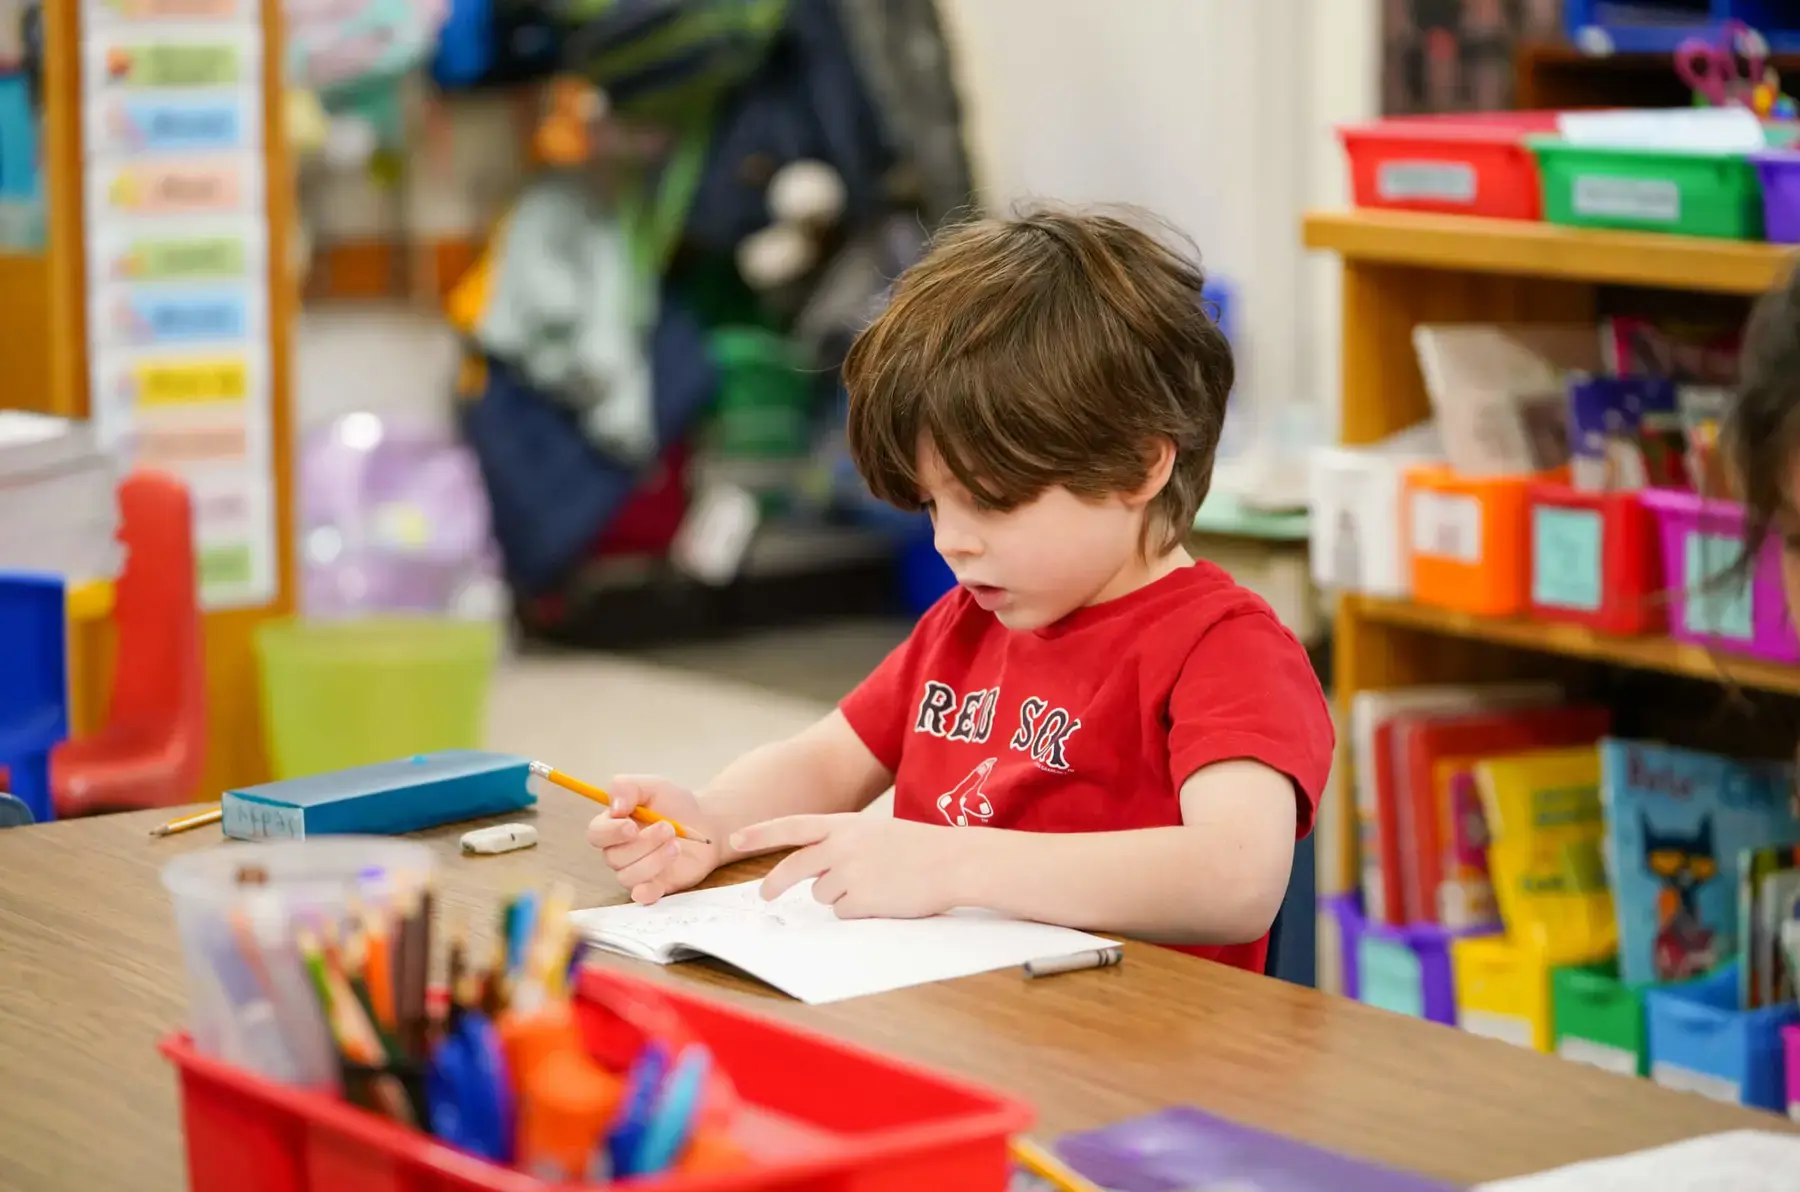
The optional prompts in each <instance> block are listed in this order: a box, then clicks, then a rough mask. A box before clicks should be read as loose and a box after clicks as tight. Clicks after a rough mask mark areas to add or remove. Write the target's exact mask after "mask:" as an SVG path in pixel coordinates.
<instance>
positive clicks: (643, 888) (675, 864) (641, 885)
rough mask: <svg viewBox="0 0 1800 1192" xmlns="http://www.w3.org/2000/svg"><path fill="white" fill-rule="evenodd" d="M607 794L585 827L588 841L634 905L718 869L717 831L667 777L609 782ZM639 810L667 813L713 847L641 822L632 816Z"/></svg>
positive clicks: (668, 828) (686, 793) (690, 797)
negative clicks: (607, 799) (603, 806)
mask: <svg viewBox="0 0 1800 1192" xmlns="http://www.w3.org/2000/svg"><path fill="white" fill-rule="evenodd" d="M607 793H608V794H610V795H611V796H612V806H611V807H608V808H607V809H606V810H605V811H602V812H601V813H600V814H599V815H596V816H595V817H594V818H593V821H592V822H591V823H589V824H588V843H589V844H591V845H593V846H594V847H595V848H597V849H599V850H600V855H601V856H602V857H605V858H606V863H607V864H608V865H610V866H611V867H612V870H613V873H614V874H615V875H616V876H617V877H618V879H619V884H620V885H622V886H624V887H625V889H626V890H627V891H628V892H630V894H631V900H632V901H633V902H635V903H638V904H639V905H640V906H649V905H650V904H651V903H653V902H655V901H656V900H657V899H659V898H661V897H662V896H663V895H664V894H673V893H675V892H676V891H678V890H685V889H687V888H688V887H689V886H692V885H694V884H695V883H697V882H699V881H700V880H701V879H702V878H704V877H705V876H706V875H707V874H709V873H711V872H712V871H713V870H714V869H715V868H716V867H717V866H718V864H719V860H720V858H721V857H722V856H723V853H722V851H721V850H722V848H723V844H722V842H721V840H720V837H719V833H718V831H717V829H716V828H715V827H714V826H713V825H711V824H709V823H707V820H706V815H705V814H704V813H703V812H702V811H701V810H700V800H698V799H696V798H695V797H694V796H693V794H692V793H690V792H689V791H687V790H684V789H683V788H681V787H679V786H676V785H675V784H674V783H673V782H670V781H669V780H668V779H666V778H649V777H641V778H638V777H622V778H615V779H613V781H612V783H611V785H610V786H608V787H607ZM639 807H647V808H649V809H650V810H651V811H654V812H656V813H657V814H658V815H666V816H668V817H669V818H670V819H672V820H676V821H678V822H680V823H681V825H682V826H683V827H685V828H688V829H690V830H691V831H694V832H697V833H699V834H700V835H702V836H705V837H706V838H707V839H709V840H710V841H712V843H711V844H701V843H700V842H699V841H697V840H687V839H683V838H682V837H679V836H677V835H675V829H674V828H672V827H671V826H669V825H668V824H662V823H657V824H649V825H644V824H640V823H638V822H637V821H636V820H634V819H632V818H631V813H632V812H633V811H635V810H637V809H638V808H639Z"/></svg>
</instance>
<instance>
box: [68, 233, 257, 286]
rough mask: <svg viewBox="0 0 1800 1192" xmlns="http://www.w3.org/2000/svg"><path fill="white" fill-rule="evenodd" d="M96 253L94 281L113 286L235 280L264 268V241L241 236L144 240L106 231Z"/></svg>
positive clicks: (96, 244)
mask: <svg viewBox="0 0 1800 1192" xmlns="http://www.w3.org/2000/svg"><path fill="white" fill-rule="evenodd" d="M91 252H92V254H93V258H94V265H95V279H96V280H108V281H132V282H137V281H148V282H156V281H232V280H237V279H239V278H247V277H250V276H251V275H252V273H253V272H254V270H256V269H259V268H260V267H261V258H262V253H261V251H260V241H259V240H257V239H256V238H255V237H254V236H253V235H252V234H251V232H250V231H249V230H248V229H246V230H245V231H243V232H239V233H221V234H216V235H215V234H210V233H205V232H201V231H198V230H196V231H195V232H193V233H191V234H180V235H160V236H140V235H134V234H130V233H125V234H119V233H117V232H108V231H106V230H102V232H101V234H100V235H99V236H98V237H96V240H95V242H94V244H93V246H92V249H91Z"/></svg>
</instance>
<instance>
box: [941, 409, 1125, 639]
mask: <svg viewBox="0 0 1800 1192" xmlns="http://www.w3.org/2000/svg"><path fill="white" fill-rule="evenodd" d="M919 485H920V488H921V489H922V490H923V491H921V493H920V494H919V495H920V497H921V498H923V499H924V501H925V508H926V510H927V512H929V513H930V515H931V522H932V527H933V530H934V544H935V545H936V547H937V551H938V554H940V555H942V556H943V557H944V561H945V562H946V563H948V564H949V565H950V570H951V571H952V572H954V573H955V575H956V578H957V581H958V582H959V583H961V584H962V586H963V587H965V588H967V589H969V591H970V593H971V594H972V595H973V596H974V598H975V601H976V603H978V604H980V605H981V607H982V608H985V609H987V610H988V611H989V612H991V613H993V614H994V616H995V617H996V618H998V619H999V621H1000V623H1001V624H1002V625H1005V626H1006V627H1007V628H1008V629H1022V630H1029V629H1040V628H1042V627H1043V626H1045V625H1050V624H1053V623H1054V622H1056V621H1059V620H1061V619H1062V618H1063V617H1066V616H1068V615H1069V614H1070V613H1072V612H1074V611H1075V610H1076V609H1078V608H1081V607H1083V606H1085V605H1089V604H1098V603H1100V602H1101V601H1105V600H1110V599H1112V598H1113V597H1115V596H1122V595H1124V594H1125V593H1126V592H1129V591H1131V590H1132V589H1134V588H1136V587H1139V586H1141V584H1142V583H1143V579H1142V578H1141V576H1140V574H1139V573H1140V572H1143V571H1145V570H1146V569H1147V564H1146V562H1145V560H1144V559H1143V557H1142V555H1141V554H1140V552H1139V549H1138V544H1139V542H1140V535H1141V532H1142V529H1143V524H1144V516H1145V510H1144V503H1143V502H1142V501H1141V500H1138V499H1134V498H1132V497H1129V496H1127V495H1119V496H1112V497H1106V498H1103V499H1100V500H1091V499H1088V498H1085V497H1078V496H1076V495H1075V494H1074V493H1072V492H1070V491H1069V490H1068V489H1066V488H1060V487H1053V488H1049V489H1046V490H1045V491H1044V492H1042V493H1040V494H1039V495H1038V496H1037V497H1036V498H1035V499H1033V500H1031V501H1029V502H1027V503H1026V504H1024V505H1020V506H1018V507H1017V508H1015V509H1008V510H1004V511H1001V510H996V509H989V508H984V507H982V506H981V505H979V504H978V503H977V502H976V501H975V499H974V497H972V496H971V495H970V494H969V492H968V490H966V489H964V488H963V486H962V485H961V484H959V483H957V480H956V477H955V476H953V475H952V474H951V473H950V471H949V469H947V468H946V467H945V466H944V463H943V460H942V459H941V458H940V457H939V456H938V454H937V452H936V451H935V450H933V449H932V448H931V446H930V445H929V444H925V445H923V446H922V447H921V449H920V451H919Z"/></svg>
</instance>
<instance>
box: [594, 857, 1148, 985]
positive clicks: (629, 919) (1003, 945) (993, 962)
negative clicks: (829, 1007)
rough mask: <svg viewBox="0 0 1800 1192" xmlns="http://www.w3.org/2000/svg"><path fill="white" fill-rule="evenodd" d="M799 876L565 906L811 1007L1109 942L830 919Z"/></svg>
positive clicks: (599, 929) (617, 945)
mask: <svg viewBox="0 0 1800 1192" xmlns="http://www.w3.org/2000/svg"><path fill="white" fill-rule="evenodd" d="M812 885H813V884H812V882H811V881H804V882H801V883H799V884H798V885H795V886H793V887H792V888H790V889H789V890H788V891H787V892H786V893H784V894H783V895H782V896H781V897H779V898H776V899H773V900H770V901H765V900H764V899H763V897H762V894H761V890H760V887H761V883H760V882H745V883H742V884H740V885H735V886H718V887H714V888H712V889H707V890H689V891H687V892H685V893H681V894H676V895H673V896H671V897H668V898H664V899H662V900H661V901H659V902H657V903H656V904H655V905H653V906H636V905H634V904H631V903H627V904H625V905H623V906H603V907H596V908H594V909H591V910H584V911H576V912H575V913H574V914H572V915H570V916H569V920H570V922H572V923H574V924H575V927H576V929H577V930H579V931H580V932H581V934H582V935H583V936H584V937H585V938H586V939H588V940H589V941H591V942H593V943H594V944H596V945H597V946H599V947H602V948H605V949H607V950H609V951H613V952H618V953H622V954H623V955H626V956H633V957H636V958H637V959H639V960H648V961H651V962H652V963H655V964H674V963H676V962H677V961H682V960H690V959H694V958H697V957H701V956H710V957H712V958H714V959H715V960H721V961H724V962H725V963H726V964H729V965H731V966H733V967H734V968H738V969H741V970H742V971H743V972H746V973H748V974H749V975H750V976H752V977H756V978H757V979H759V980H762V981H766V982H768V983H769V984H770V985H773V986H774V987H775V988H777V989H779V990H781V991H782V992H784V993H786V994H788V995H790V996H792V997H796V998H799V999H800V1000H801V1001H803V1002H807V1003H810V1004H813V1005H818V1004H821V1003H824V1002H835V1001H841V1000H842V999H844V998H852V997H862V996H864V995H866V994H871V993H886V992H887V991H889V990H893V989H903V988H906V987H907V986H910V985H925V984H928V983H930V982H932V981H948V980H950V979H951V978H953V977H967V976H970V975H972V974H974V973H985V972H990V971H992V970H994V969H1001V968H1012V967H1015V966H1017V965H1022V964H1026V963H1029V962H1031V961H1034V960H1052V959H1061V958H1063V957H1066V956H1074V955H1076V954H1078V953H1083V952H1093V951H1098V950H1100V949H1103V948H1111V947H1114V946H1116V945H1115V944H1114V943H1113V941H1111V940H1108V939H1102V938H1101V937H1099V936H1094V935H1088V934H1087V933H1086V932H1082V931H1072V930H1070V929H1069V928H1066V927H1054V926H1051V925H1050V924H1047V923H1029V922H1025V921H1022V920H1018V919H1008V918H1005V917H1003V916H1000V915H995V914H992V913H990V912H987V911H978V910H957V911H952V912H950V913H949V914H945V915H933V916H931V917H929V918H925V919H840V918H838V916H837V912H835V911H833V910H832V909H831V908H830V907H829V906H825V905H823V904H822V903H820V902H818V901H817V900H816V899H814V898H813V894H812Z"/></svg>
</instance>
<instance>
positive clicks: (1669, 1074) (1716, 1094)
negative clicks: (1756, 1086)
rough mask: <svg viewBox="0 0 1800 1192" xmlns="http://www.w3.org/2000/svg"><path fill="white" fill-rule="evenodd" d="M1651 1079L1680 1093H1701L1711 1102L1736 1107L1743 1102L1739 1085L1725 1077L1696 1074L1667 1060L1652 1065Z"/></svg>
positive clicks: (1690, 1069)
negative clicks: (1739, 1092)
mask: <svg viewBox="0 0 1800 1192" xmlns="http://www.w3.org/2000/svg"><path fill="white" fill-rule="evenodd" d="M1650 1079H1651V1080H1654V1081H1655V1082H1656V1083H1657V1084H1660V1085H1662V1086H1663V1087H1664V1088H1666V1089H1674V1090H1675V1091H1676V1092H1680V1093H1699V1094H1700V1095H1701V1096H1702V1097H1705V1098H1707V1099H1708V1100H1709V1101H1723V1102H1725V1103H1726V1104H1727V1105H1736V1104H1738V1102H1739V1101H1740V1100H1741V1098H1740V1097H1739V1095H1738V1083H1737V1081H1735V1080H1727V1079H1725V1077H1723V1076H1714V1075H1713V1074H1712V1073H1711V1072H1696V1071H1694V1070H1693V1069H1692V1068H1684V1067H1682V1066H1681V1065H1680V1064H1671V1063H1669V1062H1668V1061H1667V1060H1658V1061H1657V1062H1656V1063H1653V1064H1651V1065H1650Z"/></svg>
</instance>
